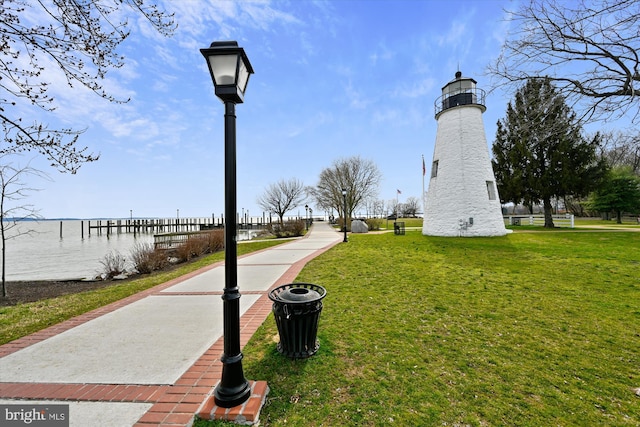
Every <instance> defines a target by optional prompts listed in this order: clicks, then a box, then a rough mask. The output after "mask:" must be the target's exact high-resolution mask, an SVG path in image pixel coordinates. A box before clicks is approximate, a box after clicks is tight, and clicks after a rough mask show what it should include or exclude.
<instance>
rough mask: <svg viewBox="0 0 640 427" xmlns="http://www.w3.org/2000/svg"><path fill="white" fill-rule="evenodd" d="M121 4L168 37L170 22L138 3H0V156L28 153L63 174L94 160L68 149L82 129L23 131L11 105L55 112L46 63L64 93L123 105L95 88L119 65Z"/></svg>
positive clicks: (126, 28)
mask: <svg viewBox="0 0 640 427" xmlns="http://www.w3.org/2000/svg"><path fill="white" fill-rule="evenodd" d="M123 5H126V6H127V7H129V8H131V9H133V10H135V11H136V12H137V13H139V14H141V15H142V16H143V17H144V18H146V19H147V20H148V22H149V23H150V24H151V25H152V26H153V27H154V28H155V29H156V30H157V31H158V32H160V33H161V34H163V35H165V36H168V35H171V34H172V32H173V31H174V30H175V23H174V21H173V15H169V14H166V13H165V12H163V11H160V10H159V9H158V8H157V6H155V5H153V4H151V5H149V4H148V2H145V0H92V1H83V0H54V1H51V2H48V1H47V2H45V1H42V0H0V16H2V19H0V122H1V123H2V125H3V128H4V131H5V141H4V144H3V145H2V146H1V147H0V153H8V152H12V151H18V152H20V151H31V150H33V151H36V152H38V153H40V154H42V155H44V156H46V157H47V159H48V160H49V161H51V164H52V166H54V167H56V168H57V169H58V170H60V171H61V172H71V173H75V172H76V171H77V170H78V168H79V167H80V166H81V165H82V164H83V163H86V162H92V161H95V160H97V159H98V156H97V155H93V154H86V149H84V148H83V149H77V148H75V144H76V142H77V140H78V137H79V135H80V134H82V133H83V132H84V130H73V129H50V128H49V127H48V125H45V124H42V123H34V124H33V125H24V124H22V123H21V122H22V117H21V112H20V111H19V110H18V107H17V104H18V102H19V101H23V100H26V101H27V102H28V103H30V104H31V105H33V106H35V107H38V108H40V109H42V110H44V111H48V112H50V111H53V110H54V109H55V108H56V105H55V99H54V97H53V96H52V95H51V93H50V92H49V88H50V84H51V83H50V82H49V81H48V80H47V73H46V71H47V68H46V67H47V66H48V64H49V63H53V64H55V66H56V68H57V69H58V70H60V71H62V73H63V74H64V76H65V79H66V82H67V84H68V85H69V87H73V86H74V85H76V84H78V85H81V86H84V87H85V88H87V89H89V90H91V91H93V92H94V93H96V94H97V95H98V96H100V97H102V98H104V99H106V100H107V101H109V102H119V103H122V102H127V101H128V99H117V98H116V97H114V96H113V95H111V94H109V93H108V92H107V91H106V90H105V89H104V87H103V85H102V80H103V79H104V78H105V76H106V74H107V72H108V71H109V70H112V69H117V68H120V67H122V66H123V65H124V56H122V55H121V54H120V53H119V52H118V50H117V48H118V46H119V45H120V43H122V42H123V41H124V40H125V39H126V38H127V37H128V36H129V33H130V25H129V23H128V22H127V21H126V19H124V20H123V19H122V18H120V17H119V16H121V14H119V12H120V10H121V9H122V8H123ZM38 13H39V14H41V18H42V22H40V21H38V22H37V23H34V22H31V21H29V19H28V16H29V15H31V14H38Z"/></svg>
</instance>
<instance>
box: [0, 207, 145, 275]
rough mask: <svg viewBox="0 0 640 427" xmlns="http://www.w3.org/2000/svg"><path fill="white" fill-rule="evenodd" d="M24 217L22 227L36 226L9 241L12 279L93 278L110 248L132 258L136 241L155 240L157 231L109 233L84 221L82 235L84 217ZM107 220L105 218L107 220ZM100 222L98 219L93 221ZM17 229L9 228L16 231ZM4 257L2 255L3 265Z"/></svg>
mask: <svg viewBox="0 0 640 427" xmlns="http://www.w3.org/2000/svg"><path fill="white" fill-rule="evenodd" d="M60 222H61V221H59V220H58V221H53V220H52V221H38V222H35V221H24V222H19V223H18V226H17V227H18V228H19V229H20V230H22V231H23V232H24V231H27V230H34V232H33V233H31V234H29V235H22V236H18V237H16V238H13V239H8V240H7V241H6V264H7V265H6V270H5V274H6V279H7V280H9V281H12V280H66V279H84V278H93V277H96V276H98V275H99V274H100V273H101V272H102V265H101V264H100V261H102V260H103V259H104V257H105V255H107V254H108V253H109V252H111V251H118V252H119V253H120V254H122V255H123V256H124V257H125V258H126V259H130V258H131V257H130V250H131V249H132V248H133V246H134V245H135V244H136V242H141V243H153V233H138V234H136V236H135V237H134V235H133V233H124V232H123V233H120V234H118V233H117V232H116V231H115V229H113V230H112V233H111V234H110V235H109V236H107V234H106V231H103V233H102V234H101V235H99V234H98V233H97V230H91V236H89V232H88V230H87V227H88V222H87V221H84V238H82V232H81V228H80V225H81V221H76V220H70V221H62V238H60ZM104 223H106V221H103V224H104ZM92 225H96V221H92ZM16 230H17V228H16V229H13V230H11V231H9V234H10V235H15V233H16ZM1 262H2V260H1V259H0V265H1Z"/></svg>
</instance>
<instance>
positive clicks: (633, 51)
mask: <svg viewBox="0 0 640 427" xmlns="http://www.w3.org/2000/svg"><path fill="white" fill-rule="evenodd" d="M592 5H593V6H592ZM511 22H512V24H513V26H514V27H515V30H514V31H513V32H512V33H511V34H510V35H509V37H508V38H507V40H506V41H505V42H504V45H503V49H502V52H501V54H500V56H499V57H498V58H497V59H496V61H495V62H494V63H492V64H491V65H490V66H489V69H488V71H489V73H491V74H493V75H494V76H495V77H496V78H497V81H496V83H495V84H494V87H493V88H494V89H495V88H496V87H498V86H500V85H505V84H506V85H513V87H514V88H517V87H519V86H520V85H522V84H523V83H524V82H525V81H527V80H528V79H530V78H545V77H548V78H549V79H550V80H551V82H552V83H553V84H554V86H556V87H557V88H558V90H559V91H560V93H562V95H563V96H564V97H565V98H566V99H567V101H568V102H569V103H571V104H573V105H574V107H575V108H577V106H581V107H582V108H581V111H582V116H583V119H590V118H594V119H603V120H608V119H615V118H618V117H620V116H622V115H624V114H625V113H627V112H629V113H630V114H631V115H632V118H633V119H634V120H636V119H637V118H638V117H639V115H640V59H639V50H640V32H639V31H638V27H640V3H639V2H637V1H634V0H599V1H589V2H587V1H585V0H580V1H579V2H578V3H577V4H576V5H575V6H571V5H568V3H566V2H563V1H556V0H529V2H528V3H526V4H524V5H523V6H522V7H521V8H520V9H518V10H517V11H515V12H511Z"/></svg>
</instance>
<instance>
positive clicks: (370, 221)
mask: <svg viewBox="0 0 640 427" xmlns="http://www.w3.org/2000/svg"><path fill="white" fill-rule="evenodd" d="M366 222H367V226H368V227H369V231H372V230H380V226H381V225H382V218H367V220H366Z"/></svg>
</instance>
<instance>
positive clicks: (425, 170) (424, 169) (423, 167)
mask: <svg viewBox="0 0 640 427" xmlns="http://www.w3.org/2000/svg"><path fill="white" fill-rule="evenodd" d="M426 173H427V169H426V167H425V165H424V154H423V155H422V214H423V215H424V176H425V174H426Z"/></svg>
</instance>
